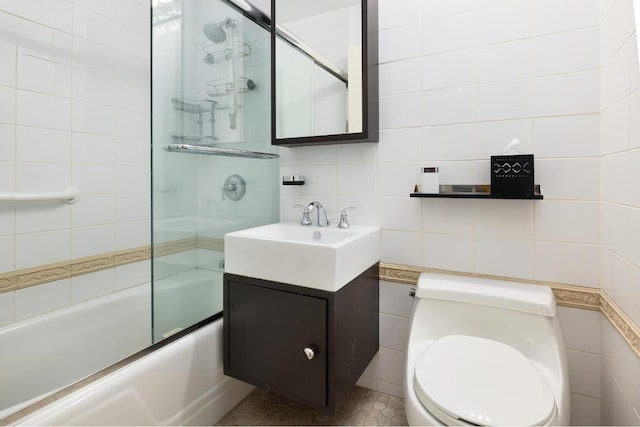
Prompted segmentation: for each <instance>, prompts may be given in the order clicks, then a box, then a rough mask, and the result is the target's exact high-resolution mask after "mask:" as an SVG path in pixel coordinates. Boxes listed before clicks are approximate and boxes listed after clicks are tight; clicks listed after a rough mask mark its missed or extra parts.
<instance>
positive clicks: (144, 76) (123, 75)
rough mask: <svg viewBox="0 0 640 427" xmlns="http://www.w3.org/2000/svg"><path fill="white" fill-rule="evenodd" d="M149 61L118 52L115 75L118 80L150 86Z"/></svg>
mask: <svg viewBox="0 0 640 427" xmlns="http://www.w3.org/2000/svg"><path fill="white" fill-rule="evenodd" d="M150 68H151V61H149V60H148V59H144V58H138V57H136V56H134V55H129V54H128V53H124V52H118V53H117V56H116V70H117V76H118V78H119V79H120V80H126V81H128V82H131V83H135V84H139V85H143V86H146V87H150V86H151V77H150V75H151V72H150Z"/></svg>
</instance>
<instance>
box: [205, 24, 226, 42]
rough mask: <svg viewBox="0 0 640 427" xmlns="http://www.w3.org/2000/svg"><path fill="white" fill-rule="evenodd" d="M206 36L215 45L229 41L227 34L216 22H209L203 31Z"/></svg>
mask: <svg viewBox="0 0 640 427" xmlns="http://www.w3.org/2000/svg"><path fill="white" fill-rule="evenodd" d="M202 31H204V35H205V36H207V38H208V39H209V40H211V41H212V42H214V43H222V42H223V41H225V40H226V39H227V33H226V32H225V31H224V30H223V29H222V27H221V26H220V24H216V23H215V22H207V23H206V24H205V26H204V28H203V29H202Z"/></svg>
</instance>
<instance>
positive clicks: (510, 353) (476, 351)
mask: <svg viewBox="0 0 640 427" xmlns="http://www.w3.org/2000/svg"><path fill="white" fill-rule="evenodd" d="M414 387H415V390H416V394H417V395H418V398H419V399H420V401H421V402H422V404H423V405H425V407H427V409H430V410H432V413H433V415H435V416H438V414H441V415H442V414H444V415H445V417H444V418H450V419H451V421H452V422H456V421H457V422H459V421H464V422H467V423H472V424H480V425H523V426H524V425H527V426H530V425H544V424H545V423H547V422H548V421H549V420H550V419H551V417H552V416H553V415H554V414H555V399H554V397H553V393H552V392H551V390H549V388H548V387H547V386H546V384H545V383H544V381H543V379H542V378H541V377H540V374H539V373H538V371H537V369H536V368H535V367H534V366H533V365H532V364H531V363H530V362H529V361H528V360H527V358H526V357H525V356H524V355H523V354H522V353H520V352H519V351H518V350H516V349H514V348H513V347H510V346H508V345H506V344H503V343H500V342H497V341H493V340H488V339H485V338H479V337H471V336H466V335H448V336H445V337H442V338H440V339H438V340H437V341H435V342H434V343H433V344H432V345H430V346H429V347H428V348H427V349H425V350H424V351H423V352H422V353H421V354H420V355H419V356H418V359H417V360H416V367H415V374H414ZM441 421H443V422H446V421H445V420H442V419H441Z"/></svg>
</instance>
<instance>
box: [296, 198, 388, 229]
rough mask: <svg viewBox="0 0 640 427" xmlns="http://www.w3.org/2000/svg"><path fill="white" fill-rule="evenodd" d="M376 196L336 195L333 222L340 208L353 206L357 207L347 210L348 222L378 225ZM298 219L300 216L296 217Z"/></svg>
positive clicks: (336, 220) (335, 221)
mask: <svg viewBox="0 0 640 427" xmlns="http://www.w3.org/2000/svg"><path fill="white" fill-rule="evenodd" d="M376 200H377V198H376V196H375V195H373V196H358V195H353V194H349V195H338V197H337V198H336V206H337V210H336V216H335V219H334V223H335V224H337V223H338V220H339V216H338V215H339V214H340V212H341V211H342V209H344V208H346V207H349V206H353V207H356V208H358V209H356V210H355V211H353V210H352V211H349V216H348V220H349V224H360V225H374V226H377V225H378V212H377V208H376V207H377V202H376ZM296 219H297V220H299V219H300V218H296Z"/></svg>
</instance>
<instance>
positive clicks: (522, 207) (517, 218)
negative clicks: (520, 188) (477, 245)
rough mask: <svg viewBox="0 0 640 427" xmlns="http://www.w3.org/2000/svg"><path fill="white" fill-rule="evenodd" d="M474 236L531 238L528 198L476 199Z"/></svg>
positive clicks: (531, 227)
mask: <svg viewBox="0 0 640 427" xmlns="http://www.w3.org/2000/svg"><path fill="white" fill-rule="evenodd" d="M476 202H479V203H476V204H475V210H476V212H475V234H476V236H485V237H500V238H506V239H532V238H533V224H534V220H533V205H534V202H532V201H529V200H476Z"/></svg>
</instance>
